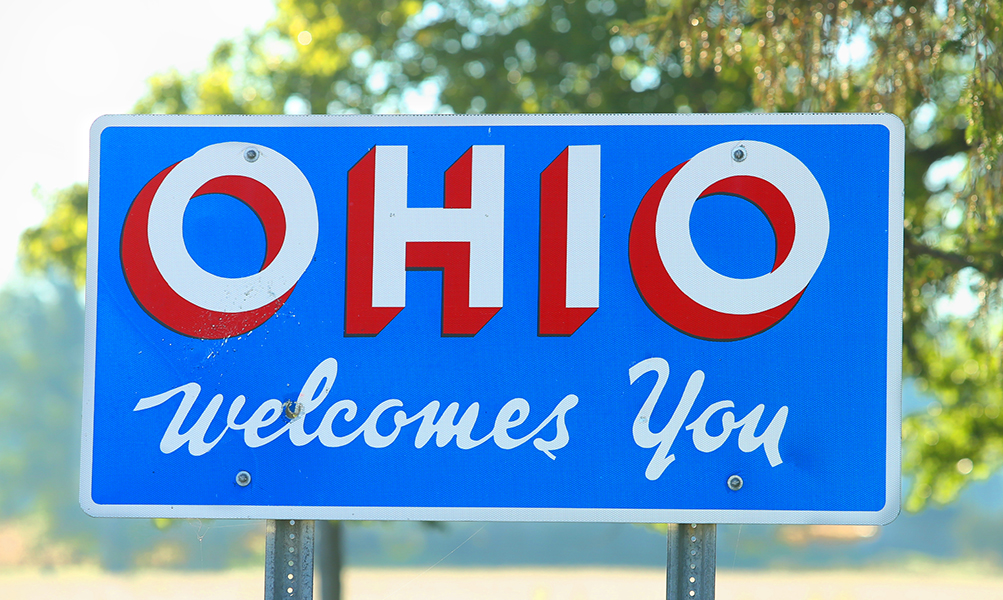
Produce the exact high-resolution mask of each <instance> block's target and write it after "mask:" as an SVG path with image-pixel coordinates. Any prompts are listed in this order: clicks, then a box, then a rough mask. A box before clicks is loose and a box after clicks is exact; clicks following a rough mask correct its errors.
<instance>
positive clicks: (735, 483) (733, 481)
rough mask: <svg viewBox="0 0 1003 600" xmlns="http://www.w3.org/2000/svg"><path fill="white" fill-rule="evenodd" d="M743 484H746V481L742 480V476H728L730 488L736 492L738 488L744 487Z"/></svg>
mask: <svg viewBox="0 0 1003 600" xmlns="http://www.w3.org/2000/svg"><path fill="white" fill-rule="evenodd" d="M743 485H745V482H744V481H742V478H741V477H739V476H738V475H732V476H731V477H729V478H728V488H730V489H731V490H732V491H734V492H737V491H738V490H740V489H742V486H743Z"/></svg>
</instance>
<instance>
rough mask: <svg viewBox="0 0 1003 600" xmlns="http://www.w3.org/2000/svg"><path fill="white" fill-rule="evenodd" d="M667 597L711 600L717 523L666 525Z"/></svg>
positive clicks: (715, 560) (715, 572) (671, 598)
mask: <svg viewBox="0 0 1003 600" xmlns="http://www.w3.org/2000/svg"><path fill="white" fill-rule="evenodd" d="M668 546H669V547H668V562H667V564H666V568H665V598H666V600H713V599H714V581H715V578H716V577H717V525H692V524H691V525H669V531H668Z"/></svg>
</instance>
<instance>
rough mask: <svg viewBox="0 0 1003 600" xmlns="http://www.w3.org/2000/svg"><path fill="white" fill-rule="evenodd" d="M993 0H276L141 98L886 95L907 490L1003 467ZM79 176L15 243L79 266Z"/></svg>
mask: <svg viewBox="0 0 1003 600" xmlns="http://www.w3.org/2000/svg"><path fill="white" fill-rule="evenodd" d="M1001 4H1003V3H1001V2H999V1H998V0H993V1H979V2H962V1H961V0H918V1H907V2H890V1H887V2H886V1H863V2H850V1H848V0H831V1H830V0H821V1H819V0H793V1H791V2H783V3H779V2H775V1H773V0H649V1H647V2H645V1H643V0H621V1H615V0H512V1H501V0H495V1H489V0H440V1H438V2H432V1H429V2H424V3H422V2H419V1H418V0H387V1H386V2H382V3H375V2H372V1H371V0H351V1H342V2H337V3H335V2H324V1H321V0H280V1H279V2H278V5H277V13H276V16H275V18H274V19H273V20H272V21H270V22H269V23H268V24H267V25H265V26H264V27H263V28H261V29H260V30H257V31H252V32H248V33H247V34H246V35H245V36H244V37H242V38H240V39H236V40H226V41H223V42H221V43H220V44H219V45H218V46H217V47H216V50H215V51H214V52H213V54H212V56H211V57H210V59H209V63H208V65H207V67H206V68H205V69H204V70H202V71H199V72H196V73H191V74H184V73H179V72H176V71H172V72H167V73H161V74H158V75H155V76H153V77H152V78H151V79H150V80H149V85H148V92H147V94H146V95H145V96H144V97H143V98H142V99H140V100H139V102H138V103H137V105H136V111H137V112H144V113H145V112H154V113H245V114H265V113H282V112H286V113H310V112H312V113H355V112H458V113H509V112H522V113H535V112H548V113H552V112H749V111H818V112H832V111H857V112H871V111H885V112H892V113H894V114H896V115H898V116H899V117H900V118H902V119H903V121H904V122H905V124H906V130H907V140H906V142H907V146H906V188H905V195H906V197H905V222H904V224H903V226H904V234H905V235H904V237H905V286H904V293H905V297H904V298H903V302H904V304H903V306H904V317H903V318H904V336H905V337H904V348H903V356H904V362H905V374H906V375H907V376H908V377H909V378H910V381H911V382H912V385H914V386H915V388H916V389H917V390H918V391H919V392H920V393H923V394H926V395H929V396H930V397H931V398H932V399H933V400H932V402H931V403H930V405H929V407H928V409H927V411H926V412H925V413H922V414H915V415H912V416H909V417H908V418H907V419H906V420H905V423H904V427H903V437H904V443H905V450H904V465H905V470H906V472H907V474H908V475H910V476H912V486H911V490H910V493H909V496H908V499H907V502H906V507H907V508H909V509H911V510H918V509H920V508H921V507H923V506H924V505H925V504H927V503H928V502H930V501H933V502H935V503H945V502H949V501H951V500H952V499H954V498H955V497H956V496H957V494H958V492H959V490H960V489H961V487H962V486H963V485H964V484H965V483H966V482H968V481H971V480H972V479H975V478H985V477H988V476H989V475H990V474H992V473H993V472H995V471H997V470H998V469H999V468H1000V467H1001V466H1003V420H1001V419H1000V418H999V416H1000V411H1001V407H1003V380H1001V351H1003V347H1001V339H1000V332H1001V327H1003V323H1001V319H1000V301H1001V298H1000V281H1001V279H1003V231H1001V227H1000V218H1001V195H1000V194H1001V172H1003V165H1001V164H1000V162H1001V156H1003V110H1001V105H1000V103H1001V102H1003V88H1001V84H1000V81H1001V79H1000V77H1001V74H1003V56H1001V55H1000V53H999V46H1000V42H1001V36H1003V34H1001V32H1000V19H1001V18H1003V5H1001ZM84 204H85V197H84V191H83V189H82V188H79V187H75V188H70V189H69V190H66V191H64V192H62V193H60V194H58V195H57V196H56V198H55V202H54V204H53V208H52V211H51V213H50V216H49V217H48V218H47V219H46V221H45V222H44V223H43V224H42V225H41V226H39V227H38V228H35V229H33V230H30V231H28V232H27V233H26V234H25V235H24V237H23V238H22V246H21V250H22V259H23V261H24V265H25V266H26V267H29V268H34V269H47V268H50V267H53V268H56V269H63V270H64V271H66V272H67V273H69V274H70V275H71V276H72V277H73V278H74V280H75V281H76V282H77V283H78V285H79V284H81V283H82V281H83V269H84V260H83V252H84V247H83V245H82V243H81V240H82V227H83V225H82V224H81V223H83V221H82V219H84V218H85V215H84V212H85V211H84V208H83V207H84Z"/></svg>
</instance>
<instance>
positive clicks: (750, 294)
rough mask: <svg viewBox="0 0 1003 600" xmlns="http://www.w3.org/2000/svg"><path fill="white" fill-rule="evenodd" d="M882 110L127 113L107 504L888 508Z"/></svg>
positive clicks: (99, 150) (87, 430) (109, 308)
mask: <svg viewBox="0 0 1003 600" xmlns="http://www.w3.org/2000/svg"><path fill="white" fill-rule="evenodd" d="M903 137H904V136H903V127H902V124H901V122H900V121H899V120H898V119H896V118H895V117H892V116H888V115H701V116H696V115H692V116H691V115H679V116H677V115H636V116H609V115H606V116H581V115H574V116H483V117H481V116H477V117H473V116H470V117H467V116H448V117H447V116H442V117H439V116H420V117H419V116H412V117H402V116H392V117H391V116H372V117H361V116H352V117H309V118H303V117H280V116H275V117H218V116H217V117H191V116H187V117H164V116H109V117H102V118H101V119H99V120H98V121H97V122H96V123H95V125H94V127H93V129H92V134H91V174H90V215H89V223H90V236H89V239H88V265H87V269H88V271H87V371H86V377H85V393H84V425H83V459H82V476H81V491H80V497H81V504H82V506H83V507H84V509H85V510H86V511H87V512H88V513H90V514H93V515H99V516H149V517H223V518H226V517H232V518H265V519H282V518H300V519H432V520H520V521H523V520H561V521H631V522H707V523H728V522H747V523H865V524H883V523H887V522H889V521H891V520H892V519H894V517H895V516H896V515H897V514H898V510H899V497H900V491H899V470H900V467H899V465H900V455H899V452H900V449H899V440H900V408H899V405H900V394H901V293H902V291H901V290H902V286H901V277H902V210H903V209H902V194H903V173H902V170H903V143H904V142H903Z"/></svg>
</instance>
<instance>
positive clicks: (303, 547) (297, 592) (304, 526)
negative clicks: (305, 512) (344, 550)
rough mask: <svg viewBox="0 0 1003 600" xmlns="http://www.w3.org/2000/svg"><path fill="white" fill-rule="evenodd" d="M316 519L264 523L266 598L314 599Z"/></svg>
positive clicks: (269, 599)
mask: <svg viewBox="0 0 1003 600" xmlns="http://www.w3.org/2000/svg"><path fill="white" fill-rule="evenodd" d="M313 557H314V522H313V521H296V520H281V521H275V520H268V521H267V522H266V524H265V600H280V599H285V600H313V579H314V577H313Z"/></svg>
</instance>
